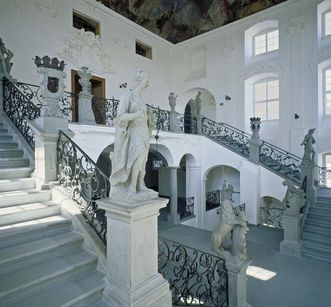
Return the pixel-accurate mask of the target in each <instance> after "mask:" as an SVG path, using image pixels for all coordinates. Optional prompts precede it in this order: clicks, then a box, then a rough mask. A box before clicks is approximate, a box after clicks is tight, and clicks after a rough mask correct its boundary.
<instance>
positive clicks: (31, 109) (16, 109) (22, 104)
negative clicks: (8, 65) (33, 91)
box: [2, 78, 40, 148]
mask: <svg viewBox="0 0 331 307" xmlns="http://www.w3.org/2000/svg"><path fill="white" fill-rule="evenodd" d="M2 86H3V110H4V111H5V112H6V114H7V115H8V117H9V118H10V120H11V121H12V122H13V124H14V125H15V126H16V127H17V129H18V130H19V131H20V132H21V134H22V135H23V137H24V138H25V140H26V141H27V143H28V144H29V145H30V146H31V148H34V132H33V130H32V129H31V128H30V126H29V123H28V120H33V119H36V118H37V117H39V116H40V106H37V105H35V104H34V103H32V102H31V100H30V99H29V97H27V96H26V95H25V94H24V93H22V92H21V90H20V89H19V88H18V87H16V86H15V85H14V84H13V83H12V82H10V81H9V80H8V79H6V78H3V85H2Z"/></svg>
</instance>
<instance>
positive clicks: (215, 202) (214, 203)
mask: <svg viewBox="0 0 331 307" xmlns="http://www.w3.org/2000/svg"><path fill="white" fill-rule="evenodd" d="M220 205H221V191H220V190H214V191H210V192H207V193H206V210H207V211H208V210H211V209H214V208H217V207H219V206H220Z"/></svg>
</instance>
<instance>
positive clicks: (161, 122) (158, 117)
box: [146, 104, 170, 131]
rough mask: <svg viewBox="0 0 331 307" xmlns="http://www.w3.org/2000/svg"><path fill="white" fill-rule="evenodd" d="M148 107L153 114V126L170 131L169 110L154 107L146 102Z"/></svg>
mask: <svg viewBox="0 0 331 307" xmlns="http://www.w3.org/2000/svg"><path fill="white" fill-rule="evenodd" d="M146 105H147V107H148V108H150V109H151V110H152V112H153V115H154V126H155V129H157V130H159V131H170V111H167V110H163V109H160V107H157V108H156V107H154V106H152V105H149V104H146Z"/></svg>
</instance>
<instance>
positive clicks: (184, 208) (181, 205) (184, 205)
mask: <svg viewBox="0 0 331 307" xmlns="http://www.w3.org/2000/svg"><path fill="white" fill-rule="evenodd" d="M177 207H178V210H177V213H178V214H179V216H180V219H184V218H187V217H190V216H193V215H194V197H193V196H192V197H187V198H185V197H178V199H177Z"/></svg>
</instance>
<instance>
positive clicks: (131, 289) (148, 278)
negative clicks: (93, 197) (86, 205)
mask: <svg viewBox="0 0 331 307" xmlns="http://www.w3.org/2000/svg"><path fill="white" fill-rule="evenodd" d="M167 202H168V200H167V199H162V198H158V199H153V200H148V201H145V202H140V203H138V202H137V203H136V204H132V205H128V204H125V203H124V202H119V201H114V200H112V199H107V200H101V201H97V204H98V206H99V208H101V209H104V210H105V211H106V216H107V276H106V277H105V281H106V288H105V290H104V293H103V295H104V300H105V301H106V302H107V303H108V304H109V306H114V307H122V306H123V307H124V306H128V307H129V306H135V307H138V306H139V307H145V306H155V307H170V306H172V302H171V292H170V290H169V284H168V282H167V281H166V280H165V279H164V278H163V277H162V275H161V274H159V273H158V232H157V216H158V215H159V210H160V209H161V208H163V207H165V206H166V204H167Z"/></svg>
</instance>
